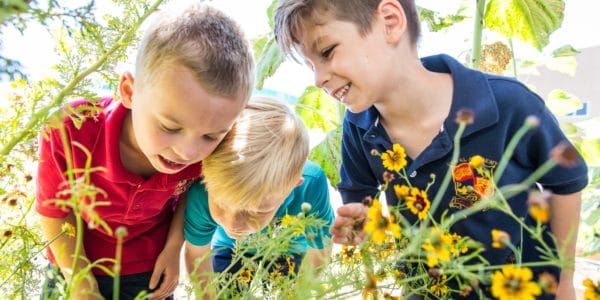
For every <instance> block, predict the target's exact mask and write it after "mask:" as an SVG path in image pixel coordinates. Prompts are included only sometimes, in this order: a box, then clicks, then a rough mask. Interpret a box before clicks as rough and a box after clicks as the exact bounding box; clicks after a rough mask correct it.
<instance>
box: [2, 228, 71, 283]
mask: <svg viewBox="0 0 600 300" xmlns="http://www.w3.org/2000/svg"><path fill="white" fill-rule="evenodd" d="M63 234H65V232H64V231H61V232H60V233H58V234H57V235H56V236H54V237H53V238H52V239H50V240H49V241H47V242H46V243H45V244H44V245H43V246H42V247H41V248H40V249H39V250H37V251H35V252H34V253H33V254H32V255H30V256H29V257H28V258H27V259H26V260H25V261H21V262H20V263H19V264H18V265H17V267H16V268H15V269H14V270H13V271H12V273H10V275H8V277H6V279H4V281H3V282H2V283H1V284H0V288H2V287H4V285H5V284H6V283H7V282H8V281H9V280H10V278H11V277H13V275H15V274H16V273H17V271H19V270H20V269H21V266H22V265H23V264H24V263H31V261H32V259H33V258H34V257H36V256H37V255H38V254H40V252H42V251H43V250H44V249H46V248H47V247H48V246H50V244H52V243H54V241H56V240H57V239H58V238H59V237H61V236H62V235H63Z"/></svg>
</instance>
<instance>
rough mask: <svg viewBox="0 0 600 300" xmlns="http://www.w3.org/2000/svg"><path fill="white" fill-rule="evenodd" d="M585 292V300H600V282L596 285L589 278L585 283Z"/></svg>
mask: <svg viewBox="0 0 600 300" xmlns="http://www.w3.org/2000/svg"><path fill="white" fill-rule="evenodd" d="M583 286H585V291H584V292H583V299H585V300H600V280H598V282H596V284H594V281H592V280H591V279H589V278H586V279H585V280H584V281H583Z"/></svg>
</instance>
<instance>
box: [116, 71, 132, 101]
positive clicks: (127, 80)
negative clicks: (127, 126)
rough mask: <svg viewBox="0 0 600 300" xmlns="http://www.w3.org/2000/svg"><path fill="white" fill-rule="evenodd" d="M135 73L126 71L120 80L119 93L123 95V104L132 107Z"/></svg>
mask: <svg viewBox="0 0 600 300" xmlns="http://www.w3.org/2000/svg"><path fill="white" fill-rule="evenodd" d="M133 84H134V79H133V75H131V73H130V72H125V73H123V75H121V79H120V80H119V94H120V95H121V102H123V106H125V107H127V108H129V109H131V102H132V101H133Z"/></svg>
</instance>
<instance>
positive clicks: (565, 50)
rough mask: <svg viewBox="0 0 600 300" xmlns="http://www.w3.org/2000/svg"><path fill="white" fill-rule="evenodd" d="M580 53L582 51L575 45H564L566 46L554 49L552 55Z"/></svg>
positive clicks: (560, 55)
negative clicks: (574, 46)
mask: <svg viewBox="0 0 600 300" xmlns="http://www.w3.org/2000/svg"><path fill="white" fill-rule="evenodd" d="M579 53H581V51H579V50H577V49H575V48H573V46H571V45H564V46H562V47H560V48H558V49H555V50H554V51H552V56H553V57H565V56H575V55H577V54H579Z"/></svg>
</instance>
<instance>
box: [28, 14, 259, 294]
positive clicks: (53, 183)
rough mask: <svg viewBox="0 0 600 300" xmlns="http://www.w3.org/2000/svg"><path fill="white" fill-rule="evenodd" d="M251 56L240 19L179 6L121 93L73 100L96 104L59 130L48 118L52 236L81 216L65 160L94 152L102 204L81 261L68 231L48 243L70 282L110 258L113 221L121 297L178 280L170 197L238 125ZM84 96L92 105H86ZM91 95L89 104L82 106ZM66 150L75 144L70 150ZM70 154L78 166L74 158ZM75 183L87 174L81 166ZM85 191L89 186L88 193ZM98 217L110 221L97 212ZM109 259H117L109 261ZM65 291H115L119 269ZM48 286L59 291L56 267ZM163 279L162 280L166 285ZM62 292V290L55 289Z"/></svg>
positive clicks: (163, 19) (45, 210)
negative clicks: (69, 204)
mask: <svg viewBox="0 0 600 300" xmlns="http://www.w3.org/2000/svg"><path fill="white" fill-rule="evenodd" d="M253 71H254V66H253V59H252V56H251V53H250V51H249V47H248V44H247V42H246V41H245V38H244V37H243V34H242V33H241V31H240V29H239V28H238V26H237V25H236V24H235V23H234V22H233V21H232V20H231V19H229V18H228V17H226V16H225V15H224V14H223V13H221V12H219V11H217V10H215V9H213V8H210V7H207V6H199V5H192V6H190V7H187V8H185V9H184V10H182V11H180V12H179V13H177V14H169V15H167V14H162V15H160V16H159V17H157V19H156V21H155V22H154V23H153V24H152V26H151V27H150V28H149V29H148V31H147V33H146V35H145V36H144V38H143V40H142V42H141V44H140V48H139V52H138V56H137V60H136V78H135V80H134V77H133V75H132V74H131V73H129V72H127V73H125V74H123V75H122V76H121V79H120V82H119V92H120V95H121V99H120V101H116V100H113V99H109V98H106V99H102V100H101V101H99V102H94V103H91V102H88V101H86V100H80V101H77V102H74V103H70V104H69V106H71V107H74V108H76V107H79V108H80V109H82V108H83V109H86V110H87V109H88V108H87V107H93V110H92V109H89V112H88V113H86V115H87V116H88V118H86V119H85V120H84V121H83V122H82V123H81V124H75V123H74V122H73V120H72V119H71V118H69V117H67V118H65V119H64V120H63V124H62V125H63V127H64V132H65V133H66V140H63V139H62V138H61V129H60V128H59V129H49V130H47V131H45V132H44V133H43V134H42V136H43V137H42V138H41V139H40V162H39V167H38V179H37V192H36V193H37V203H36V209H37V211H38V213H39V214H40V215H41V225H42V228H43V233H44V236H45V238H46V239H47V240H50V239H51V238H53V237H55V236H57V235H58V234H60V233H61V232H62V229H61V227H62V226H63V224H65V223H66V222H68V223H71V224H73V225H75V220H76V218H75V215H74V213H73V211H71V210H70V209H65V208H64V207H60V206H58V205H57V204H56V203H55V201H54V200H56V199H60V200H63V199H67V200H68V199H70V197H71V195H70V193H72V191H74V190H76V189H73V188H71V187H70V186H69V175H68V174H69V172H68V171H69V169H72V170H78V169H84V168H86V163H87V161H88V155H87V154H86V152H85V151H83V149H82V148H85V149H86V150H87V151H89V153H90V154H91V156H90V158H91V165H90V166H91V167H92V168H100V169H99V170H96V171H94V172H92V173H91V177H90V185H92V186H93V187H95V188H96V189H97V190H100V192H98V193H97V194H96V196H95V198H94V199H90V197H89V196H85V195H84V196H82V195H81V194H79V199H80V200H79V201H84V202H85V203H88V204H89V203H90V202H91V201H93V202H95V203H96V204H98V203H104V204H102V205H98V206H95V207H93V209H92V210H89V211H87V210H85V209H84V213H83V214H82V217H83V220H84V221H85V222H86V223H87V226H85V228H84V232H83V236H84V239H83V249H82V251H81V254H82V256H83V257H79V258H78V260H77V264H76V269H75V270H72V267H73V264H74V258H73V253H74V252H75V247H76V239H75V238H73V237H70V236H68V235H64V234H63V235H61V237H60V238H58V239H57V240H56V241H54V242H53V243H52V244H51V245H50V248H49V251H48V255H49V259H50V262H51V265H52V266H51V269H53V270H60V271H61V272H60V273H61V275H62V276H64V277H65V278H66V280H67V282H69V281H70V279H71V274H77V273H78V272H80V271H81V270H83V269H84V268H86V267H88V266H89V264H90V262H95V261H97V260H99V259H102V258H114V257H115V253H116V245H117V238H116V236H115V231H116V230H117V228H119V227H124V228H125V229H126V231H127V235H126V236H125V237H124V238H123V248H122V249H123V250H122V259H121V269H120V272H119V273H120V275H121V276H120V281H121V284H120V298H121V299H132V298H134V297H135V296H136V295H137V294H139V293H140V292H142V291H147V292H153V297H155V298H163V297H166V296H168V295H170V294H171V293H172V292H173V290H174V289H175V287H176V286H177V277H178V272H179V257H167V255H161V252H162V251H163V249H166V248H167V247H178V248H177V249H179V248H180V247H181V243H177V242H171V243H169V241H167V235H168V231H169V224H170V221H171V218H172V214H173V208H174V206H175V205H176V203H177V200H178V197H179V195H180V194H181V193H182V192H183V191H185V190H186V189H187V187H188V186H189V185H190V184H191V183H192V182H193V181H194V180H195V179H197V178H198V177H199V176H200V175H201V164H200V161H201V160H202V159H204V158H205V157H206V156H208V155H209V154H210V153H211V152H212V151H213V150H214V149H215V147H216V146H217V145H218V144H219V142H220V141H221V140H222V139H223V138H224V137H225V134H226V133H227V132H228V131H229V130H230V128H231V126H232V124H233V122H234V121H235V119H236V118H237V116H238V115H239V113H240V112H241V111H242V108H243V107H244V105H245V103H246V101H247V99H248V98H249V96H250V93H251V90H252V86H253V80H254V78H253ZM82 105H85V106H82ZM86 106H87V107H86ZM65 149H68V151H65ZM69 165H70V167H68V166H69ZM75 176H76V178H77V181H78V182H81V181H84V180H85V179H84V178H83V177H84V176H82V173H77V172H75ZM88 195H89V194H88ZM95 217H99V218H100V219H101V220H103V221H104V222H106V225H107V228H106V227H103V226H98V225H99V223H98V222H96V221H92V220H93V218H95ZM102 265H103V266H105V267H107V268H108V270H112V268H113V265H112V264H111V263H106V262H105V263H102ZM92 272H93V276H92V275H88V278H87V279H86V280H83V281H82V282H81V283H80V284H75V285H74V286H71V287H70V290H68V291H66V292H67V296H69V297H71V298H78V299H84V298H97V297H99V296H100V295H102V296H103V297H105V298H111V297H112V293H113V291H112V286H113V281H112V277H110V276H108V275H107V274H106V273H105V272H103V270H102V269H100V268H92ZM49 279H50V280H47V284H46V285H45V288H44V290H45V292H44V293H43V297H44V295H45V296H49V294H48V292H50V294H52V293H56V292H53V291H52V290H53V289H54V286H53V284H55V283H56V282H55V280H52V278H49ZM159 280H160V284H159ZM52 296H56V294H54V295H52Z"/></svg>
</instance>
